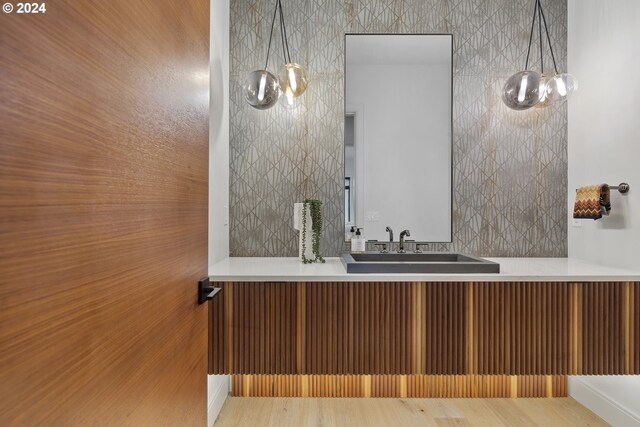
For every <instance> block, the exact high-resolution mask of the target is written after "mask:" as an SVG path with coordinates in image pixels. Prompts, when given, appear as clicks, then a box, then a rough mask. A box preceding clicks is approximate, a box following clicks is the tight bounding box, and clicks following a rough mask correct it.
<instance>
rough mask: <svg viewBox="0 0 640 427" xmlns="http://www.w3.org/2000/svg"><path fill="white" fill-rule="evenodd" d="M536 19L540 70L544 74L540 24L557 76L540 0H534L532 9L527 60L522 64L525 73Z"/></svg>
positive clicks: (556, 66) (554, 56) (554, 57)
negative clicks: (545, 36) (545, 35)
mask: <svg viewBox="0 0 640 427" xmlns="http://www.w3.org/2000/svg"><path fill="white" fill-rule="evenodd" d="M536 18H537V19H538V33H539V38H540V68H541V70H542V72H543V73H544V55H543V37H542V24H544V31H545V33H546V34H547V43H549V50H550V51H551V59H552V60H553V69H554V71H555V73H556V74H558V64H557V63H556V55H555V53H554V52H553V44H551V36H550V35H549V27H548V26H547V18H546V16H545V14H544V10H543V9H542V0H536V1H535V5H534V7H533V19H532V20H531V32H530V33H529V47H528V48H527V60H526V61H525V63H524V69H525V71H526V70H527V69H528V68H529V57H530V56H531V45H532V43H533V32H534V29H535V27H536Z"/></svg>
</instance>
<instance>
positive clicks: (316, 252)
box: [294, 199, 324, 264]
mask: <svg viewBox="0 0 640 427" xmlns="http://www.w3.org/2000/svg"><path fill="white" fill-rule="evenodd" d="M294 226H295V228H296V230H299V231H300V240H299V252H298V253H299V258H300V260H301V261H302V262H303V263H305V264H311V263H315V262H324V258H322V255H320V238H321V236H322V202H321V201H320V200H317V199H305V200H304V203H296V204H295V208H294Z"/></svg>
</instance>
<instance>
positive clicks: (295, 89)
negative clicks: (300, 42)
mask: <svg viewBox="0 0 640 427" xmlns="http://www.w3.org/2000/svg"><path fill="white" fill-rule="evenodd" d="M278 16H279V18H280V37H281V40H282V54H283V56H284V60H285V62H286V64H285V65H284V66H283V67H282V69H281V70H280V72H279V73H278V77H276V76H275V75H274V74H272V73H271V72H269V71H268V67H269V54H270V53H271V42H272V41H273V29H274V28H275V22H276V17H278ZM307 84H308V77H307V72H306V70H305V69H304V68H303V67H302V66H301V65H299V64H297V63H295V62H292V61H291V54H290V53H289V41H288V39H287V28H286V25H285V23H284V12H283V8H282V2H281V0H276V6H275V10H274V11H273V19H272V20H271V32H270V34H269V47H268V48H267V60H266V61H265V66H264V69H263V70H256V71H253V72H252V73H250V74H249V76H248V77H247V80H246V81H245V84H244V88H245V97H246V99H247V102H248V103H249V105H251V106H252V107H253V108H257V109H259V110H266V109H269V108H271V107H273V106H274V105H276V103H277V102H278V99H280V98H281V97H282V98H283V99H282V101H281V103H282V104H283V105H284V106H285V107H287V108H294V107H295V105H296V102H295V98H297V97H299V96H300V95H302V94H303V93H304V91H305V90H306V89H307Z"/></svg>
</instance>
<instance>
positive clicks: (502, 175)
mask: <svg viewBox="0 0 640 427" xmlns="http://www.w3.org/2000/svg"><path fill="white" fill-rule="evenodd" d="M282 3H283V6H284V13H285V21H286V25H287V32H288V36H289V46H290V51H291V58H292V60H293V61H294V62H299V63H300V64H303V65H304V66H305V67H306V68H307V70H308V71H309V76H310V82H309V87H308V89H307V91H306V93H305V94H304V95H303V96H302V97H301V98H300V100H299V102H298V104H297V106H296V108H294V109H293V110H288V109H285V108H284V107H282V106H280V105H277V106H275V107H274V108H272V109H270V110H267V111H258V110H255V109H253V108H251V107H250V106H249V105H248V104H247V103H246V102H245V100H244V95H243V92H242V84H243V82H244V80H245V78H246V76H247V74H248V73H250V72H251V71H253V70H256V69H261V68H263V67H264V60H265V55H266V50H267V45H268V40H269V30H270V25H271V17H272V14H273V8H274V5H275V0H233V1H231V34H230V98H231V99H230V206H229V209H230V252H231V256H296V255H297V246H298V239H297V232H296V231H295V230H294V229H293V204H294V203H295V202H299V201H302V200H303V199H304V198H308V197H310V198H318V199H320V200H322V202H323V214H324V218H325V220H324V230H323V236H322V241H321V248H322V252H323V254H324V255H325V256H336V255H338V254H339V253H340V252H341V251H343V250H344V248H345V245H344V234H343V230H344V225H343V218H344V213H343V211H344V206H343V205H344V193H343V191H344V190H343V185H344V172H343V170H344V153H343V137H344V130H343V124H344V93H343V91H344V89H343V85H344V34H345V33H347V32H351V33H452V34H453V36H454V39H453V40H454V71H453V73H454V76H453V84H454V94H453V224H452V227H453V243H451V244H437V246H436V247H433V248H431V249H432V250H433V249H437V250H452V251H461V252H467V253H471V254H476V255H479V256H519V257H526V256H530V257H543V256H549V257H564V256H566V255H567V195H566V194H567V191H566V188H567V110H566V105H557V106H552V107H549V108H547V109H536V108H533V109H530V110H528V111H523V112H516V111H512V110H509V109H508V108H507V107H506V106H504V104H503V103H502V101H501V98H500V92H501V89H502V86H503V84H504V81H505V80H506V79H507V78H508V77H509V76H510V75H512V74H513V73H515V72H517V71H521V70H522V69H523V67H524V63H525V57H526V48H527V44H528V41H529V31H530V26H531V16H532V13H533V7H534V0H490V1H487V0H341V1H338V0H282ZM542 3H543V7H544V10H545V13H546V18H547V23H548V24H549V32H550V34H551V38H552V41H553V43H554V51H555V54H556V59H557V61H558V68H559V69H560V71H564V70H566V57H567V2H566V0H542ZM536 39H537V37H536ZM280 42H281V40H280V34H279V32H278V31H274V39H273V45H272V53H271V59H270V66H269V68H270V70H271V71H272V72H276V73H277V71H278V69H279V67H280V66H281V65H282V64H283V59H282V52H281V48H280V46H281V45H280ZM537 46H538V45H537V44H534V48H533V52H532V61H531V64H530V66H529V68H531V69H537V70H539V67H540V65H539V62H540V61H539V59H538V58H536V57H537V56H539V53H538V52H539V50H538V48H537ZM546 52H548V48H545V54H546V57H545V66H547V65H548V64H551V58H550V57H549V56H548V54H547V53H546ZM577 77H578V78H579V76H577Z"/></svg>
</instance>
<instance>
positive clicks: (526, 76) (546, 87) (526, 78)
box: [502, 0, 578, 111]
mask: <svg viewBox="0 0 640 427" xmlns="http://www.w3.org/2000/svg"><path fill="white" fill-rule="evenodd" d="M536 20H537V22H538V35H539V42H540V72H537V71H534V70H529V69H528V68H529V57H530V54H531V45H532V42H533V33H534V30H535V24H536ZM543 24H544V31H545V33H546V36H547V37H546V38H547V42H548V44H549V50H550V51H551V59H552V60H553V71H554V74H553V75H552V76H547V75H545V74H544V71H545V70H544V39H543V37H542V25H543ZM577 89H578V82H577V81H576V79H575V78H574V77H573V76H572V75H570V74H567V73H559V72H558V66H557V64H556V57H555V54H554V52H553V45H552V44H551V36H550V35H549V28H548V27H547V19H546V17H545V15H544V11H543V10H542V3H541V0H535V5H534V9H533V19H532V22H531V33H530V35H529V47H528V49H527V60H526V62H525V65H524V71H520V72H519V73H516V74H514V75H513V76H511V77H510V78H509V79H508V80H507V82H506V83H505V85H504V88H503V91H502V101H503V102H504V103H505V104H506V105H507V107H509V108H511V109H513V110H517V111H522V110H528V109H529V108H531V107H534V106H535V107H537V108H544V107H547V106H549V105H551V103H553V102H560V101H566V100H567V99H568V98H569V97H570V96H571V94H573V92H575V91H576V90H577Z"/></svg>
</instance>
